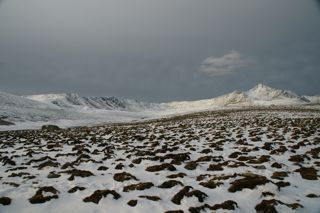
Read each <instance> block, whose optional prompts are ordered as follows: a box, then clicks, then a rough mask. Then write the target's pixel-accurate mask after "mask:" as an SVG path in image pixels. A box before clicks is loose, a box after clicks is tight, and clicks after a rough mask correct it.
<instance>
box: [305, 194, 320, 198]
mask: <svg viewBox="0 0 320 213" xmlns="http://www.w3.org/2000/svg"><path fill="white" fill-rule="evenodd" d="M306 197H308V198H318V197H320V196H318V195H316V194H308V195H306Z"/></svg>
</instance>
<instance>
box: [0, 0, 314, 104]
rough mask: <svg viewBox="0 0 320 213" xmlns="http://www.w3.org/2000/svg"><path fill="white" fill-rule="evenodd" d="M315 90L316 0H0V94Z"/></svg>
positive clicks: (204, 94) (199, 95)
mask: <svg viewBox="0 0 320 213" xmlns="http://www.w3.org/2000/svg"><path fill="white" fill-rule="evenodd" d="M260 82H261V83H265V84H267V85H270V86H273V87H276V88H281V89H289V90H293V91H295V92H296V93H298V94H307V95H315V94H320V10H319V7H317V4H316V1H313V0H264V1H260V0H0V91H5V92H9V93H14V94H19V95H20V94H38V93H61V92H76V93H79V94H81V95H94V96H102V95H105V96H118V97H125V98H134V99H139V100H144V101H157V102H160V101H170V100H196V99H203V98H211V97H215V96H218V95H221V94H224V93H227V92H231V91H233V90H247V89H249V88H251V87H253V86H254V85H256V84H258V83H260Z"/></svg>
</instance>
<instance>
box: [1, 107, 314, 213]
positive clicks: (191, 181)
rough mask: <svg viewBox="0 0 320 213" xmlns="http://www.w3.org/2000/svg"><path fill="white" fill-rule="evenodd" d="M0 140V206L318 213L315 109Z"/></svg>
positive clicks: (51, 211) (235, 113) (224, 114)
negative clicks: (5, 203) (4, 203)
mask: <svg viewBox="0 0 320 213" xmlns="http://www.w3.org/2000/svg"><path fill="white" fill-rule="evenodd" d="M0 141H1V151H0V157H1V158H0V162H1V164H2V166H1V167H0V183H1V184H0V203H3V202H5V201H6V202H7V204H8V199H10V204H9V205H1V204H0V212H5V213H7V212H8V213H11V212H12V213H16V212H25V213H29V212H33V213H37V212H39V213H40V212H41V213H42V212H48V213H55V212H77V213H82V212H96V213H100V212H101V213H104V212H110V211H112V212H114V213H118V212H119V213H124V212H128V213H129V212H154V213H157V212H170V211H175V212H176V213H180V212H191V213H193V212H243V213H250V212H258V211H260V212H308V213H318V212H320V202H319V199H320V191H319V189H320V181H319V172H318V170H319V167H320V164H319V158H320V154H319V153H320V147H319V144H320V113H319V112H318V111H316V110H289V109H287V110H284V109H282V110H280V109H277V110H271V109H265V110H262V109H259V110H258V109H257V110H254V109H251V110H250V109H246V110H245V109H242V110H226V111H212V112H201V113H195V114H189V115H182V116H179V117H172V118H167V119H159V120H154V121H146V122H137V123H123V124H113V125H111V124H109V125H105V126H93V127H79V128H71V129H62V130H59V131H53V132H48V131H43V130H25V131H10V132H0ZM74 187H76V188H74ZM4 197H6V198H4Z"/></svg>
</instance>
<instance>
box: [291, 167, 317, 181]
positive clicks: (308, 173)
mask: <svg viewBox="0 0 320 213" xmlns="http://www.w3.org/2000/svg"><path fill="white" fill-rule="evenodd" d="M295 171H296V172H300V175H301V177H302V178H303V179H307V180H318V177H317V170H315V169H314V168H312V167H309V168H306V167H301V168H300V169H297V170H295Z"/></svg>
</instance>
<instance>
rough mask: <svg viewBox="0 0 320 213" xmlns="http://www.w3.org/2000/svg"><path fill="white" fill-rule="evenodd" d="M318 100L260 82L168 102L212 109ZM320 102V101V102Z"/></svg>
mask: <svg viewBox="0 0 320 213" xmlns="http://www.w3.org/2000/svg"><path fill="white" fill-rule="evenodd" d="M316 100H318V99H317V98H316V97H314V96H312V97H309V98H307V97H304V96H299V95H297V94H295V93H294V92H292V91H287V90H280V89H274V88H271V87H269V86H266V85H263V84H258V85H257V86H255V87H253V88H252V89H250V90H248V91H245V92H242V91H234V92H231V93H229V94H226V95H222V96H219V97H216V98H212V99H205V100H199V101H180V102H171V103H168V105H169V107H170V108H175V109H190V110H191V109H202V110H203V109H210V108H214V107H216V108H217V107H228V106H229V107H230V106H232V107H236V106H239V107H240V106H271V105H275V106H279V105H280V106H283V105H287V106H291V105H303V104H307V103H310V102H312V101H316ZM319 103H320V102H319Z"/></svg>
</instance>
